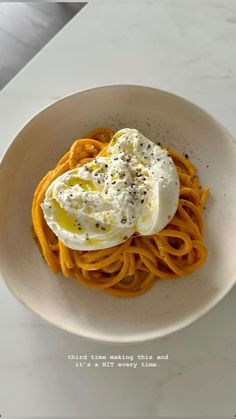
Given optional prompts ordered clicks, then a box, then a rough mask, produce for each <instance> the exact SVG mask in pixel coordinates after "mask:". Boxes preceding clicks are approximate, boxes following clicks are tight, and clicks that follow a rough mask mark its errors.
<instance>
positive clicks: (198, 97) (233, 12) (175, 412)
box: [0, 0, 236, 418]
mask: <svg viewBox="0 0 236 419" xmlns="http://www.w3.org/2000/svg"><path fill="white" fill-rule="evenodd" d="M235 39H236V3H235V0H199V1H196V0H178V1H176V0H141V1H139V0H115V1H111V0H106V1H105V0H94V1H92V2H90V3H89V4H88V5H87V6H86V7H85V8H84V9H83V10H82V11H81V12H80V13H79V14H78V15H77V16H76V17H75V18H74V19H73V20H72V21H71V22H70V23H69V24H68V25H67V26H66V27H65V28H64V29H63V30H62V31H61V32H60V33H59V34H58V35H57V36H56V37H55V38H54V39H53V40H52V41H51V42H50V43H49V44H48V45H47V46H46V47H45V48H44V49H43V50H42V52H41V53H39V54H38V55H37V56H36V57H35V58H34V59H33V61H31V62H30V63H29V64H28V65H27V66H26V67H25V68H24V70H23V71H21V72H20V73H19V74H18V75H17V76H16V77H15V79H14V80H13V81H12V82H11V83H10V84H9V85H8V86H7V87H6V88H5V89H4V90H3V91H2V93H1V94H0V121H1V139H0V153H1V154H2V153H3V152H4V150H5V149H6V147H7V146H8V144H9V142H10V141H11V139H12V138H13V137H14V136H15V134H16V132H17V130H18V129H19V128H20V127H21V126H22V125H24V124H25V122H26V121H27V120H28V119H29V118H30V117H31V116H32V115H33V114H35V113H36V112H38V111H39V110H40V109H41V108H42V107H44V106H46V105H48V104H50V103H52V102H53V101H55V100H57V99H58V98H60V97H62V96H65V95H68V94H70V93H72V92H74V91H77V90H83V89H86V88H89V87H94V86H98V85H105V84H120V83H121V84H122V83H124V84H125V83H127V84H128V83H131V84H141V85H150V86H154V87H158V88H161V89H164V90H169V91H172V92H174V93H176V94H179V95H182V96H184V97H185V98H187V99H189V100H192V101H193V102H195V103H197V104H198V105H200V106H202V107H203V108H205V109H206V110H207V111H208V112H210V113H211V114H212V115H214V116H215V117H216V118H217V119H219V120H220V121H221V122H222V123H223V124H224V125H225V126H226V127H227V128H228V129H229V131H231V133H232V135H233V136H234V137H236V119H235V115H236V100H235V97H236V95H235V93H236V54H235ZM235 301H236V288H234V289H233V290H232V291H231V292H230V294H229V295H228V296H227V297H226V298H225V299H224V300H223V301H222V302H221V303H220V304H219V305H218V306H217V307H216V308H215V309H214V310H212V311H211V312H210V313H209V314H207V315H206V316H204V317H203V318H202V319H200V320H199V321H198V322H197V323H195V324H194V325H192V326H190V327H188V328H186V329H184V330H183V331H181V332H178V333H175V334H173V335H171V336H169V337H167V338H163V339H159V340H156V341H153V342H151V343H150V342H148V343H145V344H138V345H125V346H122V345H108V344H106V345H105V344H100V343H93V342H88V341H85V340H83V339H80V338H77V337H76V336H71V335H69V334H65V333H63V332H61V331H60V330H57V329H55V328H53V327H50V326H48V325H46V324H44V323H42V322H41V320H40V319H39V318H37V317H36V316H35V315H34V314H33V313H31V312H30V311H28V310H27V309H26V308H25V307H23V306H22V305H21V304H20V303H18V302H17V301H16V300H15V298H14V297H13V296H12V295H11V294H10V292H9V291H8V289H7V287H6V286H5V283H4V281H3V280H2V278H1V279H0V306H1V316H0V415H2V417H3V418H7V417H12V416H15V417H19V416H21V417H24V418H27V417H32V416H37V417H57V416H60V417H67V418H69V417H75V416H78V417H90V416H93V417H97V416H98V417H102V418H104V417H115V416H117V417H118V416H119V417H162V416H163V417H172V416H173V417H174V416H175V417H176V416H177V417H181V418H184V417H201V418H205V417H214V418H217V417H219V416H226V417H230V418H232V417H234V415H236V403H235V388H236V355H235V354H236V330H235V322H236V314H235V313H236V311H235ZM74 353H79V354H90V355H91V354H110V353H122V354H134V355H137V354H155V353H157V354H158V353H167V354H168V355H169V360H168V361H167V362H165V363H161V365H160V368H158V369H155V368H137V369H131V368H122V369H118V368H102V369H99V370H98V369H96V368H76V367H75V366H74V365H73V363H71V362H70V361H69V360H68V359H67V355H68V354H74Z"/></svg>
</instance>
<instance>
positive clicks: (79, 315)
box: [0, 86, 236, 342]
mask: <svg viewBox="0 0 236 419" xmlns="http://www.w3.org/2000/svg"><path fill="white" fill-rule="evenodd" d="M101 126H105V127H111V128H113V129H114V130H117V129H120V128H122V127H135V128H137V129H139V130H140V131H141V132H143V133H144V134H145V135H146V136H147V137H149V138H150V139H152V140H153V141H161V142H162V143H163V144H165V145H167V146H171V148H173V149H175V150H177V151H179V152H182V153H187V154H188V155H189V157H190V158H191V160H192V161H193V162H194V163H195V164H196V165H197V167H198V169H199V176H200V180H201V183H202V185H204V186H209V187H210V188H211V193H210V197H209V200H208V203H207V209H206V211H205V219H206V243H207V245H208V248H209V258H208V261H207V262H206V264H205V265H204V266H203V267H202V268H201V269H200V270H198V271H197V272H195V273H194V274H192V275H190V276H188V277H185V278H179V279H175V280H161V281H157V283H156V284H155V285H154V287H153V288H152V289H151V290H150V291H149V292H147V293H146V294H144V295H142V296H140V297H136V298H115V297H113V296H111V295H109V294H106V293H104V292H100V291H95V290H91V289H87V288H86V287H84V286H83V285H81V284H79V283H78V282H76V281H75V280H70V279H66V278H64V277H63V276H62V275H53V274H52V273H51V272H50V271H49V269H48V266H47V265H46V263H45V262H44V260H43V259H42V257H41V255H40V253H39V250H38V248H37V246H36V244H35V242H34V240H33V238H32V235H31V215H30V210H31V201H32V195H33V192H34V189H35V187H36V185H37V183H38V181H39V180H40V179H41V177H42V176H43V175H44V174H45V172H47V171H48V170H49V169H51V168H53V167H54V165H55V163H56V162H57V161H58V160H59V158H60V156H61V155H62V154H63V153H64V152H65V151H66V150H67V149H68V148H69V147H70V145H71V143H72V141H73V139H74V138H75V137H79V136H82V135H84V134H85V133H86V132H87V131H89V130H91V129H94V128H96V127H101ZM235 180H236V146H235V143H234V141H233V138H232V137H231V136H230V134H229V133H228V132H227V131H226V130H225V129H224V128H223V127H222V126H221V125H220V124H219V123H218V122H217V121H216V120H214V119H213V118H212V117H211V116H210V115H208V114H207V113H206V112H204V111H203V110H201V109H200V108H198V107H197V106H195V105H194V104H192V103H190V102H188V101H186V100H184V99H182V98H180V97H178V96H175V95H173V94H170V93H167V92H163V91H160V90H157V89H153V88H148V87H140V86H108V87H100V88H96V89H91V90H87V91H84V92H79V93H76V94H74V95H72V96H69V97H66V98H64V99H62V100H59V101H58V102H56V103H54V104H53V105H51V106H49V107H48V108H46V109H44V110H43V111H42V112H40V113H39V114H38V115H36V116H35V117H34V118H33V119H32V120H31V121H30V122H28V123H27V124H26V125H25V127H24V128H23V129H22V130H21V131H20V133H19V134H18V135H17V137H16V138H15V140H14V141H13V143H12V144H11V146H10V147H9V149H8V151H7V153H6V154H5V157H4V158H3V161H2V163H1V167H0V191H1V200H0V236H1V241H0V264H1V269H2V272H3V275H4V277H5V280H6V282H7V285H8V287H9V288H10V289H11V291H12V292H13V294H14V295H15V296H16V297H17V298H18V299H19V300H20V301H22V302H23V303H24V304H25V305H26V306H28V307H29V308H30V309H32V310H33V311H34V312H35V313H37V314H38V315H39V316H40V317H41V318H42V319H44V320H46V321H47V322H49V323H51V324H53V325H55V326H58V327H60V328H62V329H64V330H66V331H68V332H71V333H74V334H76V335H80V336H84V337H87V338H91V339H96V340H100V341H106V342H138V341H144V340H149V339H153V338H157V337H160V336H164V335H167V334H169V333H171V332H174V331H177V330H179V329H181V328H183V327H185V326H187V325H189V324H191V323H192V322H193V321H195V320H196V319H198V318H199V317H200V316H202V315H203V314H204V313H206V312H207V311H209V310H210V309H211V308H212V307H213V306H215V305H216V304H217V303H218V302H219V301H220V300H221V299H222V298H223V297H224V296H225V295H226V294H227V292H228V291H229V290H230V288H231V287H232V286H233V284H234V282H235V279H236V257H235V249H236V215H235V214H236V194H235V184H234V182H235Z"/></svg>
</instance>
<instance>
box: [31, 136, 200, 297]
mask: <svg viewBox="0 0 236 419" xmlns="http://www.w3.org/2000/svg"><path fill="white" fill-rule="evenodd" d="M113 135H114V132H113V131H112V130H110V129H108V128H99V129H96V130H94V131H91V132H89V133H88V134H87V135H86V138H81V139H78V140H76V141H74V143H73V144H72V146H71V148H70V150H69V151H68V152H66V153H65V155H64V156H63V157H62V158H61V159H60V160H59V162H58V163H57V165H56V167H55V168H54V169H53V170H51V171H49V172H48V173H47V174H46V175H45V176H44V177H43V179H42V180H41V181H40V183H39V184H38V186H37V188H36V190H35V193H34V197H33V203H32V221H33V230H34V234H35V237H36V239H37V242H38V243H39V246H40V249H41V252H42V255H43V257H44V259H45V261H46V262H47V264H48V266H49V267H50V269H51V270H52V271H53V272H55V273H56V272H60V271H61V272H62V273H63V274H64V276H65V277H68V278H74V279H76V280H79V281H80V282H81V283H82V284H84V285H85V286H87V287H89V288H95V289H99V290H104V291H106V292H109V293H111V294H112V295H115V296H120V297H129V296H130V297H131V296H137V295H140V294H143V293H145V292H146V291H147V290H149V289H150V288H151V287H152V286H153V284H154V283H155V282H156V280H158V279H167V278H176V277H182V276H185V275H189V274H191V273H192V272H194V271H195V270H196V269H198V268H199V267H200V266H201V265H202V264H203V263H204V262H205V261H206V258H207V247H206V245H205V244H204V242H203V236H204V222H203V208H204V207H205V203H206V200H207V196H208V188H205V189H203V190H202V189H201V187H200V185H199V179H198V176H197V171H196V168H195V167H194V165H193V164H192V163H191V162H190V161H189V160H188V158H187V157H184V156H182V155H180V154H178V153H176V152H175V151H172V150H169V149H168V152H169V154H170V155H171V157H172V159H173V161H174V163H175V165H176V168H177V171H178V176H179V179H180V195H179V205H178V209H177V212H176V214H175V216H174V217H173V219H171V220H170V222H169V224H168V225H167V226H166V227H165V228H164V229H163V230H162V231H160V232H158V233H157V234H153V235H151V236H137V235H135V234H134V235H133V236H132V237H131V238H129V239H128V240H126V241H125V242H124V243H122V244H119V245H117V246H115V247H111V248H107V249H101V250H94V251H78V250H72V249H69V248H68V247H66V246H65V245H64V244H63V243H62V242H61V241H60V240H58V238H57V237H56V235H55V234H54V233H53V232H52V230H51V229H50V228H49V227H48V225H47V224H46V222H45V220H44V217H43V212H42V209H41V207H40V204H41V203H42V201H43V200H44V196H45V192H46V190H47V188H48V186H49V185H50V183H51V182H52V181H53V180H54V179H56V178H57V177H58V176H60V175H61V174H63V173H64V172H65V171H67V170H70V169H73V168H75V167H77V166H80V165H84V164H85V163H87V162H89V161H91V160H92V159H94V158H95V157H96V156H97V155H98V154H99V155H105V154H106V148H107V145H108V143H109V141H110V140H111V138H112V137H113Z"/></svg>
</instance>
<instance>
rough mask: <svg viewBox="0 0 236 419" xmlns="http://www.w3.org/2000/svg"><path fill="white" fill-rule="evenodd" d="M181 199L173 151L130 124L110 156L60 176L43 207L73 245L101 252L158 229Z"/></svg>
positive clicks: (118, 135) (52, 225) (111, 146)
mask: <svg viewBox="0 0 236 419" xmlns="http://www.w3.org/2000/svg"><path fill="white" fill-rule="evenodd" d="M178 201H179V177H178V174H177V170H176V167H175V164H174V162H173V160H172V158H171V157H170V155H169V154H168V152H167V151H166V150H163V149H162V148H161V147H159V146H158V145H157V144H155V143H153V142H152V141H150V140H149V139H148V138H146V137H145V136H144V135H143V134H141V133H140V132H139V131H138V130H136V129H131V128H124V129H122V130H120V131H118V132H117V133H116V134H115V135H114V137H113V138H112V140H111V142H110V144H109V146H108V148H107V154H106V156H97V157H96V158H95V159H94V160H92V161H91V162H89V163H87V164H85V165H84V166H81V167H77V168H76V169H73V170H69V171H67V172H65V173H64V174H63V175H61V176H59V177H58V178H57V179H55V180H54V181H53V182H52V183H51V184H50V186H49V187H48V189H47V191H46V194H45V199H44V202H43V203H42V204H41V207H42V210H43V215H44V218H45V220H46V222H47V224H48V225H49V227H50V228H51V229H52V231H53V232H54V233H55V234H56V236H57V237H58V238H59V239H60V240H61V241H62V242H63V243H64V244H65V245H66V246H67V247H69V248H71V249H75V250H96V249H102V248H108V247H112V246H115V245H117V244H119V243H122V242H123V241H125V240H127V239H128V238H129V237H130V236H132V235H133V234H134V233H137V235H151V234H154V233H157V232H158V231H160V230H162V229H163V228H164V227H165V226H166V225H167V224H168V223H169V221H170V219H171V218H172V217H173V216H174V214H175V212H176V209H177V206H178Z"/></svg>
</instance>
